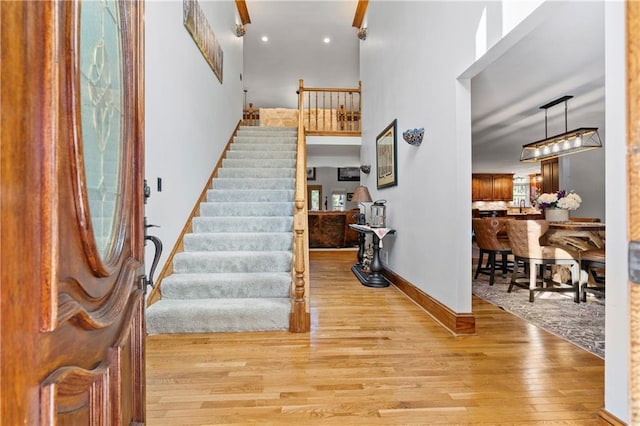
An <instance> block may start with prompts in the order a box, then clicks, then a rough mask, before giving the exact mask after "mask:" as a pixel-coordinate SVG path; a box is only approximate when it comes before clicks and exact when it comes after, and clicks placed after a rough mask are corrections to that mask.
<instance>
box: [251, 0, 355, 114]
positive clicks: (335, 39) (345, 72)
mask: <svg viewBox="0 0 640 426" xmlns="http://www.w3.org/2000/svg"><path fill="white" fill-rule="evenodd" d="M357 4H358V2H357V1H356V0H340V1H312V0H296V1H272V0H248V1H247V8H248V10H249V15H250V17H251V24H248V25H247V26H246V28H247V33H246V35H245V36H244V38H243V39H244V40H243V42H244V76H243V77H244V80H243V85H244V87H245V89H246V90H247V99H248V102H252V103H253V104H254V106H256V107H287V108H296V107H297V105H298V104H297V96H296V93H295V92H296V90H297V89H298V80H300V79H303V80H304V84H305V86H307V87H356V86H357V84H358V81H359V75H360V68H359V60H360V45H359V43H360V41H359V40H358V38H357V36H356V29H355V28H353V27H352V26H351V24H352V22H353V17H354V15H355V11H356V6H357ZM262 36H267V37H268V38H269V41H268V42H263V41H261V37H262ZM325 37H328V38H329V39H330V42H329V43H324V41H323V40H324V38H325Z"/></svg>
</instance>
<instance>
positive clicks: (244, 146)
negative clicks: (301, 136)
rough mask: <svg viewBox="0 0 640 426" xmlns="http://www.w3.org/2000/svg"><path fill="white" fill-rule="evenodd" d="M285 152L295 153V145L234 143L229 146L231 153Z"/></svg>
mask: <svg viewBox="0 0 640 426" xmlns="http://www.w3.org/2000/svg"><path fill="white" fill-rule="evenodd" d="M256 150H261V151H270V152H273V151H285V152H295V151H296V145H295V144H292V143H285V144H283V143H270V144H259V143H257V142H256V143H238V142H234V143H233V144H232V145H231V152H235V151H256Z"/></svg>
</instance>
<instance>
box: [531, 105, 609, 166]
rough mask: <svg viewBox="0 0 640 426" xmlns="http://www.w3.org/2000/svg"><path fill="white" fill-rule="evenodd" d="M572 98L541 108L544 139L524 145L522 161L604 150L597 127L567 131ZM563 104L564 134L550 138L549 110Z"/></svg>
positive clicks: (534, 160)
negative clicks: (568, 107)
mask: <svg viewBox="0 0 640 426" xmlns="http://www.w3.org/2000/svg"><path fill="white" fill-rule="evenodd" d="M571 98H573V96H563V97H561V98H558V99H556V100H553V101H551V102H549V103H548V104H545V105H542V106H541V107H540V109H544V139H541V140H539V141H536V142H531V143H528V144H526V145H523V146H522V153H521V154H520V161H525V162H537V161H542V160H548V159H551V158H556V157H561V156H563V155H567V154H575V153H578V152H583V151H588V150H591V149H595V148H602V141H601V140H600V136H599V135H598V128H597V127H580V128H579V129H575V130H571V131H567V101H568V100H569V99H571ZM562 102H564V133H560V134H559V135H555V136H551V137H549V136H548V134H547V110H548V109H549V108H551V107H552V106H555V105H558V104H560V103H562Z"/></svg>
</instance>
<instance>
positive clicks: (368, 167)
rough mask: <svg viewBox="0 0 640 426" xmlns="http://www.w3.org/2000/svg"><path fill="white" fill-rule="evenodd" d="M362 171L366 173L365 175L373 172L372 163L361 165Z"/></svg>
mask: <svg viewBox="0 0 640 426" xmlns="http://www.w3.org/2000/svg"><path fill="white" fill-rule="evenodd" d="M360 171H362V173H364V174H365V175H368V174H369V173H371V164H363V165H361V166H360Z"/></svg>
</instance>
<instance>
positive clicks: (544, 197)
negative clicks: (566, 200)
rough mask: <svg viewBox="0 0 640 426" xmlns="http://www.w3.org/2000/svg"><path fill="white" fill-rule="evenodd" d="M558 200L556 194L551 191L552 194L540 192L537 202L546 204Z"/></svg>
mask: <svg viewBox="0 0 640 426" xmlns="http://www.w3.org/2000/svg"><path fill="white" fill-rule="evenodd" d="M557 201H558V196H557V195H556V194H555V193H553V194H541V195H540V196H539V197H538V203H540V204H542V203H546V204H551V203H555V202H557Z"/></svg>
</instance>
